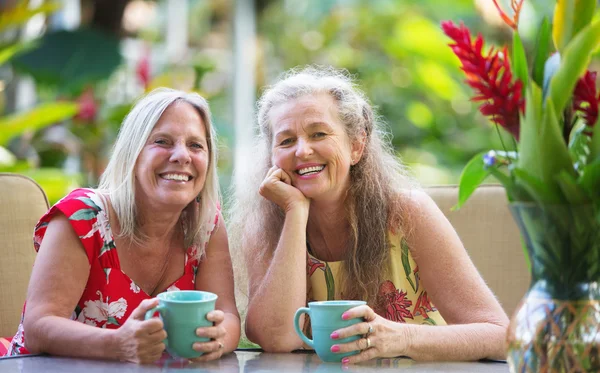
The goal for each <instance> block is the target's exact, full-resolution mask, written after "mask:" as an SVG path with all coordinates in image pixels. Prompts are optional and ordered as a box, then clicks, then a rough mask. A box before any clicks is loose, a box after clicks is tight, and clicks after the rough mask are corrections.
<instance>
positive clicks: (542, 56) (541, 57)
mask: <svg viewBox="0 0 600 373" xmlns="http://www.w3.org/2000/svg"><path fill="white" fill-rule="evenodd" d="M551 35H552V28H551V26H550V22H548V18H546V17H544V20H543V21H542V24H541V25H540V30H539V31H538V34H537V40H536V43H535V55H534V57H533V68H532V78H533V81H534V82H535V83H536V84H537V85H538V86H540V87H544V64H545V63H546V60H547V59H548V55H549V54H550V40H551Z"/></svg>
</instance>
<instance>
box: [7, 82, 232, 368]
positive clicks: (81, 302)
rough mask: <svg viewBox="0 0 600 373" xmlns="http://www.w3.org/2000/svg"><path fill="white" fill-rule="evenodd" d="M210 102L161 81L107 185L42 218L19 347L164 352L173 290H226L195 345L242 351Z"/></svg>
mask: <svg viewBox="0 0 600 373" xmlns="http://www.w3.org/2000/svg"><path fill="white" fill-rule="evenodd" d="M216 150H217V149H216V139H215V131H214V128H213V125H212V122H211V117H210V110H209V107H208V103H207V102H206V101H205V100H204V99H203V98H202V97H200V96H199V95H197V94H195V93H185V92H180V91H176V90H171V89H158V90H155V91H153V92H151V93H150V94H148V95H147V96H146V97H144V98H142V99H141V100H140V101H139V102H138V103H137V104H136V105H135V106H134V108H133V109H132V110H131V112H130V113H129V115H128V116H127V118H126V119H125V121H124V122H123V125H122V127H121V130H120V132H119V136H118V138H117V141H116V143H115V146H114V149H113V154H112V156H111V159H110V161H109V163H108V166H107V168H106V171H105V172H104V174H103V175H102V178H101V181H100V186H99V188H98V189H95V190H94V189H77V190H75V191H73V192H71V193H70V194H69V195H68V196H66V197H65V198H63V199H62V200H61V201H59V202H58V203H57V204H56V205H54V206H53V207H52V208H51V209H50V211H48V213H46V214H45V215H44V216H43V217H42V218H41V219H40V221H39V223H38V225H37V226H36V230H35V237H34V243H35V246H36V249H37V250H38V254H37V258H36V261H35V265H34V268H33V273H32V275H31V280H30V284H29V290H28V295H27V302H26V306H25V308H24V312H23V318H22V322H21V325H19V329H18V332H17V335H15V337H14V338H13V339H12V342H11V345H10V347H9V354H10V355H17V354H25V353H29V352H32V353H49V354H53V355H65V356H79V357H88V358H101V359H119V360H126V361H132V362H137V363H150V362H153V361H156V360H157V359H158V358H159V357H160V356H161V355H162V353H163V351H164V350H165V345H164V343H163V340H164V339H165V337H166V332H165V331H164V329H163V324H162V321H161V320H160V319H159V318H153V319H149V320H144V314H145V312H146V311H147V310H149V309H151V308H153V307H155V306H156V305H157V304H158V301H157V299H156V298H155V296H156V295H157V294H158V293H161V292H163V291H170V290H194V289H197V290H205V291H210V292H213V293H216V294H217V295H218V296H219V298H218V300H217V304H216V310H215V311H213V312H211V313H209V314H208V316H207V318H208V319H209V320H210V321H213V322H214V326H213V327H208V328H198V329H197V330H196V333H197V334H198V335H199V336H202V337H209V338H211V339H212V340H211V341H209V342H205V343H196V344H194V346H193V347H194V349H196V350H198V351H203V352H205V354H204V355H203V356H201V357H200V358H198V360H212V359H217V358H219V357H220V356H221V355H222V354H223V353H227V352H230V351H233V350H234V349H235V348H236V346H237V343H238V340H239V334H240V330H239V329H240V320H239V316H238V313H237V309H236V306H235V299H234V294H233V275H232V269H231V260H230V256H229V249H228V242H227V233H226V230H225V225H224V224H223V219H222V217H221V214H220V205H219V187H218V180H217V173H216V159H217V154H216Z"/></svg>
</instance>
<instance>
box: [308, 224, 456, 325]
mask: <svg viewBox="0 0 600 373" xmlns="http://www.w3.org/2000/svg"><path fill="white" fill-rule="evenodd" d="M389 243H390V245H391V247H390V260H389V263H388V265H389V270H388V271H387V273H388V275H387V278H386V279H385V280H384V281H383V282H382V283H381V284H380V285H379V293H378V295H377V302H376V303H377V305H378V306H374V305H371V306H372V307H373V309H374V310H375V312H377V314H378V315H380V316H382V317H385V318H386V319H388V320H391V321H396V322H406V323H410V324H429V325H446V322H445V321H444V318H443V317H442V315H441V314H440V313H439V311H438V310H437V309H436V308H435V306H434V305H433V304H432V303H431V301H430V300H429V297H428V296H427V291H426V290H425V289H424V288H423V287H422V286H419V285H420V284H419V267H418V266H417V264H416V263H415V261H414V260H413V258H412V255H411V253H410V250H409V248H408V244H407V243H406V240H405V239H404V238H403V237H401V236H399V235H398V234H394V233H391V232H390V233H389ZM341 265H342V262H341V261H340V262H325V261H322V260H319V259H316V258H315V257H313V256H312V255H311V254H310V253H308V261H307V268H306V271H307V274H308V284H307V285H308V287H307V292H308V294H307V301H308V302H312V301H323V300H335V299H343V298H342V297H341V296H340V289H339V287H336V282H339V281H340V271H341Z"/></svg>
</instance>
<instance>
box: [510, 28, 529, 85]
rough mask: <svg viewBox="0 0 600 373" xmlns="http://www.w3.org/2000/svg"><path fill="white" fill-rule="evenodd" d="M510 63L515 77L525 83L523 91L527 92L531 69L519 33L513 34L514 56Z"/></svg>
mask: <svg viewBox="0 0 600 373" xmlns="http://www.w3.org/2000/svg"><path fill="white" fill-rule="evenodd" d="M510 63H511V65H512V71H513V72H514V74H515V77H516V78H517V79H519V80H520V81H521V82H522V83H523V90H525V87H527V83H528V81H529V68H528V67H527V56H525V48H524V47H523V42H522V41H521V37H520V36H519V33H518V32H515V33H514V34H513V55H512V59H511V61H510Z"/></svg>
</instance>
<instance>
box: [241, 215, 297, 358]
mask: <svg viewBox="0 0 600 373" xmlns="http://www.w3.org/2000/svg"><path fill="white" fill-rule="evenodd" d="M307 218H308V211H302V210H299V211H290V212H288V213H287V214H286V219H285V222H284V225H283V229H282V233H281V237H280V239H279V243H278V245H277V248H276V250H275V252H274V253H273V257H272V260H271V262H270V264H269V266H268V268H267V270H266V273H265V275H264V276H263V278H262V281H261V283H260V284H258V286H256V290H255V292H254V294H252V297H251V299H250V302H249V304H248V316H247V318H246V332H247V335H248V338H250V340H252V341H253V342H256V343H258V344H260V345H261V347H262V348H263V349H265V350H266V351H273V352H283V351H291V350H293V349H295V348H298V347H300V346H301V345H302V342H301V341H300V338H298V336H297V335H296V334H295V332H294V326H293V325H294V324H293V319H294V313H295V312H296V310H297V309H298V308H299V307H302V306H304V305H305V304H306V221H307Z"/></svg>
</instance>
